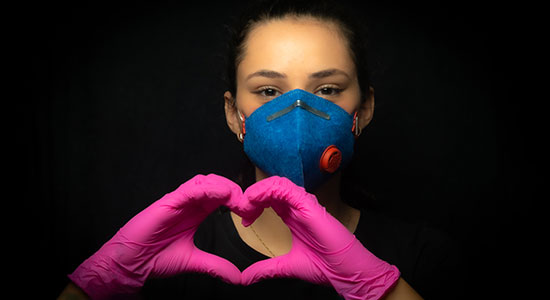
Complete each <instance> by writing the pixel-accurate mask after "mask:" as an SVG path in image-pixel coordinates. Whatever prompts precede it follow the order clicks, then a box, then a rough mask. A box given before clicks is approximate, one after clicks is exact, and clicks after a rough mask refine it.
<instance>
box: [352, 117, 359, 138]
mask: <svg viewBox="0 0 550 300" xmlns="http://www.w3.org/2000/svg"><path fill="white" fill-rule="evenodd" d="M351 132H353V135H354V136H355V138H358V137H359V136H360V135H361V126H359V116H358V115H357V111H356V112H355V114H354V115H353V126H352V127H351Z"/></svg>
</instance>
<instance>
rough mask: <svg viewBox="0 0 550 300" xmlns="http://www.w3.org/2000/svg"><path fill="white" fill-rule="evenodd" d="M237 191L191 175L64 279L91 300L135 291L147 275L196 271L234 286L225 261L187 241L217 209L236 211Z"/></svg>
mask: <svg viewBox="0 0 550 300" xmlns="http://www.w3.org/2000/svg"><path fill="white" fill-rule="evenodd" d="M241 197H242V190H241V188H240V187H239V186H238V185H237V184H236V183H234V182H232V181H231V180H229V179H226V178H224V177H221V176H218V175H214V174H210V175H207V176H204V175H197V176H195V177H193V178H192V179H191V180H189V181H187V182H185V183H184V184H182V185H181V186H180V187H178V188H177V189H176V190H175V191H173V192H171V193H169V194H166V195H165V196H164V197H163V198H161V199H160V200H158V201H156V202H155V203H153V204H152V205H150V206H149V207H148V208H146V209H145V210H143V211H142V212H140V213H139V214H138V215H136V216H135V217H134V218H132V219H131V220H130V221H129V222H128V223H127V224H126V225H124V226H123V227H122V228H121V229H120V230H119V231H118V232H117V233H116V234H115V236H114V237H113V238H111V240H109V241H108V242H107V243H106V244H104V245H103V246H102V247H101V249H99V251H97V252H96V253H95V254H94V255H92V256H91V257H90V258H88V259H87V260H86V261H84V262H83V263H82V264H81V265H80V266H79V267H78V268H77V269H76V270H75V271H74V272H73V273H72V274H70V275H69V278H70V279H71V280H72V281H73V282H74V283H75V284H76V285H77V286H79V287H80V288H81V289H82V290H83V291H84V292H86V294H88V296H90V297H91V298H92V299H105V298H110V297H112V296H115V295H117V294H132V293H136V292H138V291H139V289H140V288H141V287H142V286H143V284H144V283H145V280H146V279H147V278H148V277H149V276H153V277H168V276H172V275H175V274H178V273H182V272H200V273H207V274H210V275H212V276H215V277H219V278H221V279H222V280H224V281H226V282H230V283H233V284H239V283H240V282H241V272H240V271H239V270H238V269H237V267H235V266H234V265H233V264H232V263H231V262H229V261H227V260H225V259H223V258H221V257H218V256H215V255H213V254H210V253H206V252H204V251H202V250H200V249H198V248H197V247H196V246H195V244H194V243H193V236H194V234H195V232H196V231H197V228H198V227H199V225H200V224H201V222H202V221H203V220H204V219H205V218H206V217H207V216H208V215H209V214H210V213H212V212H213V211H214V210H215V209H217V208H218V207H219V206H221V205H224V206H227V207H228V208H230V209H235V210H238V202H239V201H240V199H241Z"/></svg>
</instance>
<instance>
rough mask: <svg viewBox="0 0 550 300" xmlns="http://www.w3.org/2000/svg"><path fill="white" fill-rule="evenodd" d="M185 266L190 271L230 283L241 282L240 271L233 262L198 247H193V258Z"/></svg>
mask: <svg viewBox="0 0 550 300" xmlns="http://www.w3.org/2000/svg"><path fill="white" fill-rule="evenodd" d="M187 266H188V270H189V271H191V272H197V273H205V274H208V275H210V276H212V277H216V278H219V279H221V280H223V281H225V282H227V283H231V284H241V271H240V270H239V269H238V268H237V267H236V266H235V265H234V264H232V263H231V262H229V261H228V260H226V259H224V258H221V257H219V256H216V255H214V254H211V253H208V252H204V251H202V250H200V249H198V248H195V249H194V253H193V258H192V259H191V260H190V261H189V263H188V265H187Z"/></svg>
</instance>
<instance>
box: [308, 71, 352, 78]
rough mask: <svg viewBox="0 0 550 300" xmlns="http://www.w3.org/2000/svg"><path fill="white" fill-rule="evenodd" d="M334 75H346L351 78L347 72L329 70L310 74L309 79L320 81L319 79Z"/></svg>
mask: <svg viewBox="0 0 550 300" xmlns="http://www.w3.org/2000/svg"><path fill="white" fill-rule="evenodd" d="M332 75H344V76H346V77H348V78H350V76H349V75H348V74H347V73H346V72H344V71H342V70H340V69H327V70H322V71H319V72H315V73H312V74H310V75H309V78H316V79H319V78H325V77H329V76H332Z"/></svg>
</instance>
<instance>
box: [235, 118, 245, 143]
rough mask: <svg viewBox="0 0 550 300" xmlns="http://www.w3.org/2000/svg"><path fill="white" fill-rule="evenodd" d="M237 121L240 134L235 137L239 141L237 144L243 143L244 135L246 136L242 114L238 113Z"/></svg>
mask: <svg viewBox="0 0 550 300" xmlns="http://www.w3.org/2000/svg"><path fill="white" fill-rule="evenodd" d="M239 119H240V120H241V132H239V134H238V135H237V139H238V140H239V142H241V143H242V142H243V141H244V135H245V134H246V127H245V124H244V123H245V118H244V114H243V113H242V112H240V111H239Z"/></svg>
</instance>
